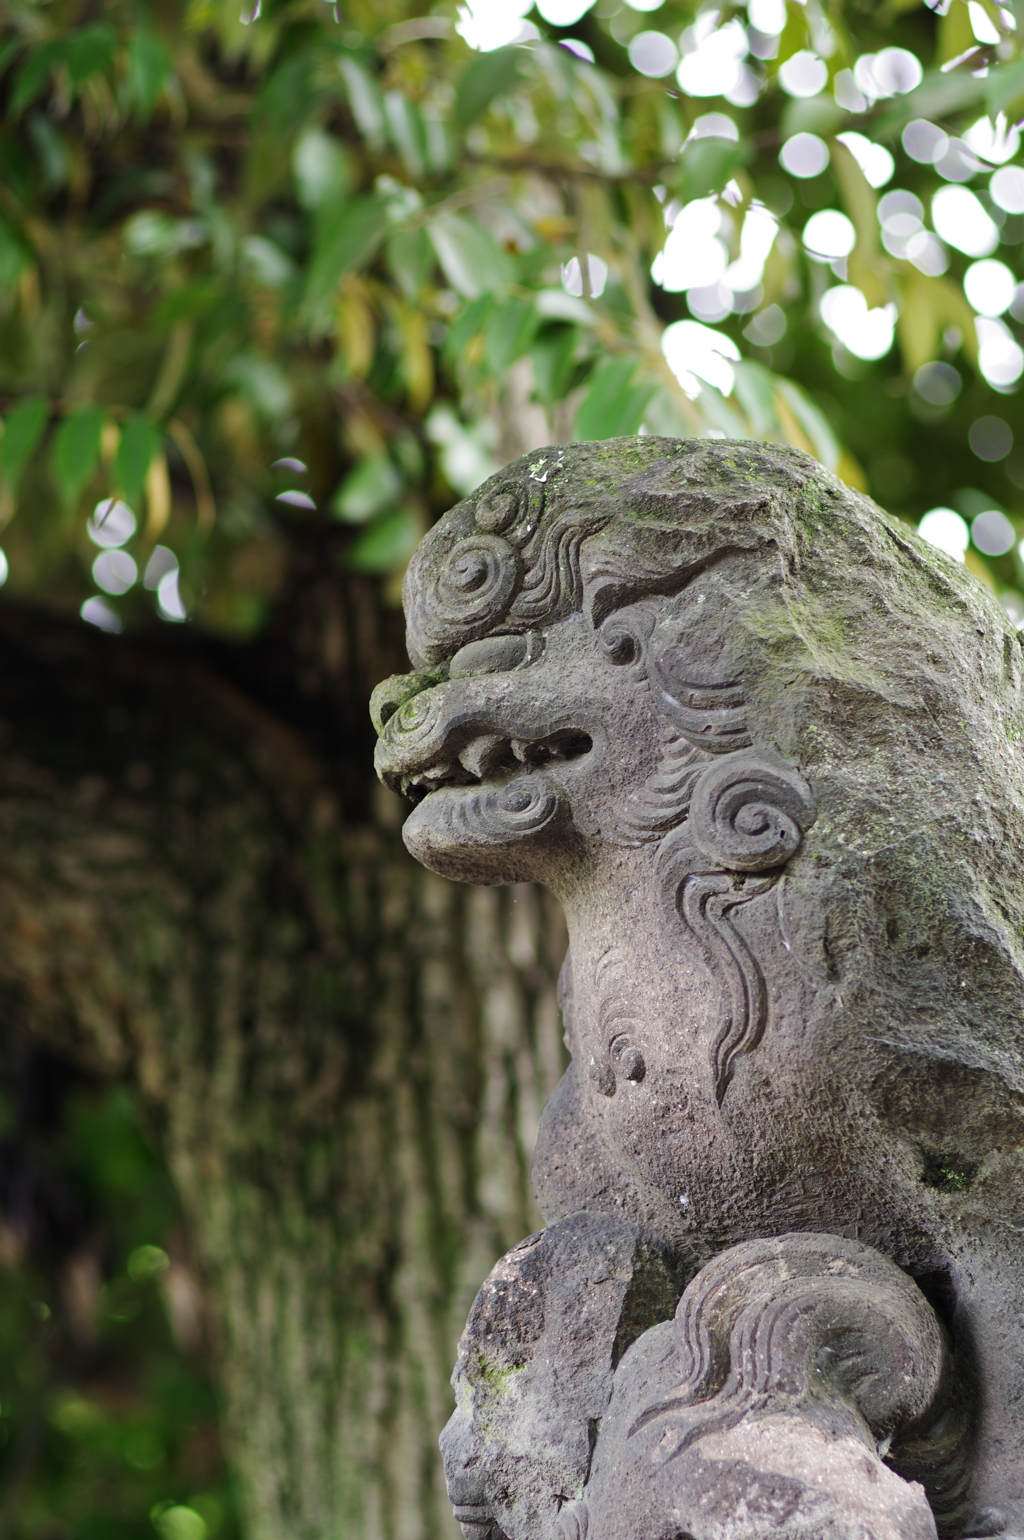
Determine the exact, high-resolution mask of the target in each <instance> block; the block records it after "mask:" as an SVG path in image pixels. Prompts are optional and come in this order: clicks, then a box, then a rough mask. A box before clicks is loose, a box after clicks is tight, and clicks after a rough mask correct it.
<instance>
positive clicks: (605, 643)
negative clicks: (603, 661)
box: [601, 621, 640, 664]
mask: <svg viewBox="0 0 1024 1540" xmlns="http://www.w3.org/2000/svg"><path fill="white" fill-rule="evenodd" d="M601 650H602V652H603V653H604V655H605V657H606V658H607V659H608V661H609V663H619V664H624V663H635V662H636V660H637V658H638V657H639V656H640V643H639V642H638V641H637V639H636V637H635V636H634V635H633V633H632V631H630V630H628V629H627V628H626V627H625V626H623V625H621V624H616V623H615V622H614V621H612V622H608V621H606V622H605V624H604V625H603V626H602V627H601Z"/></svg>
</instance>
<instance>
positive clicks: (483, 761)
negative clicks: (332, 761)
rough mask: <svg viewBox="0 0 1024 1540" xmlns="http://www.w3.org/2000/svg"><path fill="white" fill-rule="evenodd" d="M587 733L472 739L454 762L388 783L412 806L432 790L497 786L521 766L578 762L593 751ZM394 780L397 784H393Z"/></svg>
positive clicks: (531, 767) (390, 779)
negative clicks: (531, 737)
mask: <svg viewBox="0 0 1024 1540" xmlns="http://www.w3.org/2000/svg"><path fill="white" fill-rule="evenodd" d="M593 746H594V743H593V739H592V738H591V737H590V735H589V733H585V732H582V731H580V730H579V729H577V728H566V729H563V730H562V731H560V732H555V733H549V734H548V735H547V736H546V737H543V738H534V739H529V740H528V739H523V738H505V737H502V736H500V735H499V734H497V733H493V734H490V733H489V734H484V735H482V736H481V737H478V738H474V739H472V741H471V742H470V743H468V744H467V745H466V747H465V748H464V749H463V750H462V752H461V753H460V754H459V755H458V757H457V758H456V759H451V760H444V761H442V762H439V763H437V764H433V765H428V766H427V768H426V769H424V770H417V771H416V772H415V773H414V774H409V775H403V776H401V777H400V778H398V777H393V776H389V777H387V781H388V783H389V784H390V785H391V786H392V789H393V790H395V791H401V793H402V795H403V796H406V797H408V798H409V800H410V802H412V803H413V804H414V805H416V804H418V803H420V802H422V801H423V799H424V797H428V796H429V795H430V793H431V792H432V791H440V790H442V789H447V788H451V787H460V786H482V785H484V784H485V783H492V784H501V783H503V782H504V781H506V780H508V778H509V777H510V776H513V775H516V774H517V773H519V772H520V771H522V769H523V768H524V766H525V767H526V769H528V770H534V769H541V768H542V767H547V766H550V765H553V764H557V763H560V762H562V763H564V762H565V761H567V760H573V759H582V757H583V756H584V755H585V754H589V753H590V751H591V749H592V748H593ZM396 781H397V784H395V783H396Z"/></svg>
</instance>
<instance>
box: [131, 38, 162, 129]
mask: <svg viewBox="0 0 1024 1540" xmlns="http://www.w3.org/2000/svg"><path fill="white" fill-rule="evenodd" d="M170 74H171V56H170V54H169V53H168V51H167V49H166V48H165V47H164V45H163V43H162V42H161V41H160V39H159V38H158V37H157V35H156V33H155V32H150V31H149V30H148V28H144V29H142V30H140V31H138V32H136V34H135V36H134V37H133V38H132V40H131V42H130V43H129V44H128V81H129V85H130V88H131V93H132V97H133V99H134V102H135V105H136V107H137V108H138V110H139V112H140V113H141V115H142V116H143V117H144V118H148V117H149V114H150V113H151V112H152V111H153V108H154V106H155V105H156V99H157V97H158V96H159V95H160V92H161V91H162V90H163V88H164V86H165V85H166V83H167V81H168V80H169V78H170Z"/></svg>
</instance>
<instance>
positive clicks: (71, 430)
mask: <svg viewBox="0 0 1024 1540" xmlns="http://www.w3.org/2000/svg"><path fill="white" fill-rule="evenodd" d="M105 420H106V414H105V413H104V412H102V411H101V410H100V408H99V407H98V406H87V407H84V408H83V409H82V410H81V411H79V412H72V413H70V414H69V415H68V416H67V417H65V418H64V421H63V422H62V423H61V424H60V427H59V428H58V429H57V431H56V433H55V434H54V435H53V441H52V443H51V446H50V468H51V469H52V471H53V476H54V480H55V481H56V483H57V485H58V487H59V488H60V490H61V493H62V494H63V497H64V500H65V502H68V503H71V502H73V501H74V500H75V498H76V497H77V496H78V494H79V493H80V492H81V490H82V488H83V487H84V486H85V483H86V482H87V481H88V479H89V477H90V476H91V475H92V473H93V471H94V470H95V469H96V462H97V460H98V459H99V454H100V433H101V432H102V430H103V424H104V421H105Z"/></svg>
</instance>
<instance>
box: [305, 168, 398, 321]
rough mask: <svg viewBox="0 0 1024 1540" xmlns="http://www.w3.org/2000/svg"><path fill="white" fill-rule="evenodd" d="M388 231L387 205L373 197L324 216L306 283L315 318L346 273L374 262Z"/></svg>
mask: <svg viewBox="0 0 1024 1540" xmlns="http://www.w3.org/2000/svg"><path fill="white" fill-rule="evenodd" d="M387 228H388V216H387V210H386V207H385V205H384V202H383V200H382V199H381V198H378V197H376V196H375V195H374V194H372V193H364V194H363V195H362V196H361V197H358V198H353V199H352V201H351V202H350V203H343V204H342V205H341V206H340V207H339V208H336V209H331V210H330V211H329V212H328V213H327V214H326V215H325V217H324V219H323V222H322V224H321V226H320V230H319V232H318V235H317V241H316V246H315V248H314V251H313V259H312V261H311V262H310V264H309V277H308V278H307V280H306V300H305V303H306V309H307V311H308V312H309V314H310V315H311V316H312V317H314V318H318V317H320V316H321V315H322V312H323V310H324V308H325V306H326V305H328V304H329V302H330V300H331V299H332V297H333V295H334V292H335V290H336V289H337V287H338V284H339V282H340V281H341V279H342V278H343V277H344V275H345V274H346V273H347V272H349V271H350V270H351V269H352V268H356V267H362V266H364V265H365V264H366V263H367V262H369V261H370V260H371V258H372V257H373V256H374V254H375V253H376V251H377V249H378V247H379V246H380V244H381V242H382V241H383V239H384V235H385V233H386V231H387Z"/></svg>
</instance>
